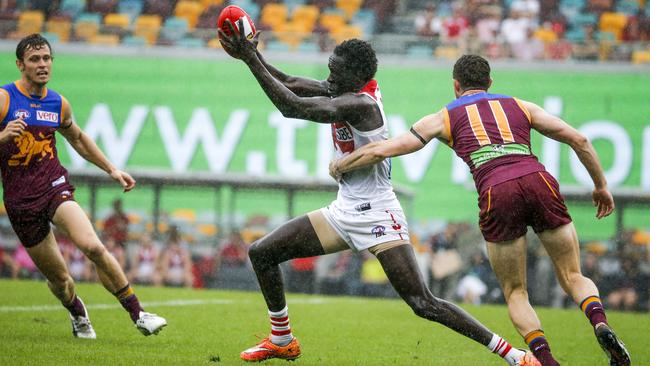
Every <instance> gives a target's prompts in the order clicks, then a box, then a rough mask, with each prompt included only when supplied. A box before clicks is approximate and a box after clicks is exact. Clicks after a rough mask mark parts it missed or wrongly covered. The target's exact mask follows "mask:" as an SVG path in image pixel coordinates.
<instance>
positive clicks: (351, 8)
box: [336, 0, 363, 20]
mask: <svg viewBox="0 0 650 366" xmlns="http://www.w3.org/2000/svg"><path fill="white" fill-rule="evenodd" d="M362 4H363V0H336V7H337V8H339V9H341V10H342V11H343V13H345V17H346V19H348V20H350V19H352V17H354V14H355V13H356V12H357V11H358V10H359V9H360V8H361V5H362Z"/></svg>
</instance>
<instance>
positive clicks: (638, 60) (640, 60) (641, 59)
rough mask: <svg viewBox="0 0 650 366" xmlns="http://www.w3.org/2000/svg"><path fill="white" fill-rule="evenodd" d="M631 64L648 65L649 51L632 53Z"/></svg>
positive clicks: (649, 59)
mask: <svg viewBox="0 0 650 366" xmlns="http://www.w3.org/2000/svg"><path fill="white" fill-rule="evenodd" d="M632 63H633V64H635V65H641V64H650V51H634V52H633V53H632Z"/></svg>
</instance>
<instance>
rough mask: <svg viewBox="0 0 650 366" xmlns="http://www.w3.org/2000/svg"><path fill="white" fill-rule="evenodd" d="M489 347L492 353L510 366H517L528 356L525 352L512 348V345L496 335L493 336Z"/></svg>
mask: <svg viewBox="0 0 650 366" xmlns="http://www.w3.org/2000/svg"><path fill="white" fill-rule="evenodd" d="M487 347H488V349H489V350H490V351H492V352H493V353H496V354H497V355H499V356H501V358H503V359H504V360H506V362H508V364H509V365H510V366H516V365H517V364H518V363H519V360H520V359H521V358H522V357H524V356H525V355H526V353H525V352H524V351H521V350H519V349H517V348H514V347H512V346H511V345H510V343H508V342H507V341H506V340H505V339H503V338H501V337H499V336H498V335H497V334H496V333H493V334H492V340H491V341H490V344H488V346H487Z"/></svg>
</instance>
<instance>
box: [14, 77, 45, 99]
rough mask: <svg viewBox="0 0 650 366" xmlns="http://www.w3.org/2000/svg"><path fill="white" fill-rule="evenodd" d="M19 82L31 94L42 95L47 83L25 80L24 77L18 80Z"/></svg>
mask: <svg viewBox="0 0 650 366" xmlns="http://www.w3.org/2000/svg"><path fill="white" fill-rule="evenodd" d="M18 83H19V84H20V87H21V88H22V89H23V90H24V91H26V92H27V93H28V94H29V95H37V96H42V95H43V94H44V93H45V84H36V83H33V82H30V81H28V80H25V79H24V78H22V79H20V80H18Z"/></svg>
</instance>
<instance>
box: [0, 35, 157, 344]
mask: <svg viewBox="0 0 650 366" xmlns="http://www.w3.org/2000/svg"><path fill="white" fill-rule="evenodd" d="M52 61H53V57H52V51H51V47H50V44H49V43H48V42H47V40H46V39H45V38H43V37H41V36H40V35H38V34H32V35H30V36H27V37H25V38H23V39H22V40H21V41H20V42H19V43H18V46H17V47H16V66H18V69H19V70H20V73H21V78H20V80H18V81H16V82H14V83H11V84H8V85H5V86H3V87H2V88H0V122H1V125H0V169H1V170H2V186H3V194H4V204H5V207H6V209H7V215H8V216H9V221H10V222H11V226H12V227H13V229H14V231H15V232H16V235H17V236H18V239H20V242H21V243H22V245H24V246H25V248H26V249H27V252H28V253H29V256H30V257H31V258H32V260H33V261H34V263H35V264H36V266H37V267H38V269H39V270H40V271H41V273H43V275H44V276H45V278H46V279H47V284H48V286H49V287H50V290H51V291H52V293H53V294H54V296H56V297H57V298H58V299H59V300H60V301H61V303H62V304H63V306H65V307H66V308H67V309H68V311H69V312H70V320H71V322H72V333H73V334H74V336H75V337H79V338H95V337H96V335H95V331H94V329H93V327H92V325H91V324H90V319H89V317H88V312H87V311H86V307H85V306H84V303H83V302H82V301H81V299H80V298H79V297H78V296H77V295H76V293H75V289H74V282H73V280H72V277H71V276H70V273H69V272H68V268H67V267H66V264H65V262H64V261H63V257H62V256H61V252H60V251H59V248H58V246H57V244H56V239H55V238H54V235H53V234H52V229H51V228H50V222H52V223H53V224H54V225H55V226H56V227H57V228H58V229H60V230H62V231H63V232H64V233H66V234H67V235H68V237H70V239H71V240H72V242H73V243H74V244H75V245H76V246H77V248H79V249H80V250H81V251H82V252H83V253H84V254H85V255H86V256H87V257H88V258H89V259H90V260H91V261H92V262H93V263H94V264H95V267H96V268H97V274H98V275H99V279H100V280H101V282H102V284H103V285H104V287H105V288H106V289H107V290H108V291H110V292H111V293H112V294H114V295H115V296H116V297H117V298H118V300H119V301H120V303H121V304H122V306H123V307H124V308H125V309H126V310H127V311H128V312H129V314H130V316H131V320H132V321H133V322H134V323H135V326H136V327H137V328H138V329H139V330H140V331H141V332H142V333H143V334H144V335H150V334H154V333H157V332H158V331H160V329H161V328H162V327H164V326H165V325H166V324H167V323H166V321H165V319H163V318H161V317H159V316H157V315H155V314H150V313H147V312H145V311H144V310H143V309H142V307H141V306H140V303H139V301H138V298H137V297H136V295H135V293H134V292H133V289H131V287H130V286H129V283H128V281H127V279H126V276H125V275H124V272H123V271H122V268H120V266H119V264H118V263H117V261H116V260H115V258H114V257H113V256H112V255H111V254H110V253H109V252H108V251H107V250H106V248H105V247H104V245H103V244H102V243H101V241H100V240H99V238H98V237H97V234H95V231H94V230H93V227H92V225H91V223H90V221H89V220H88V217H87V216H86V214H85V213H84V211H83V209H82V208H81V207H80V206H79V205H78V204H77V203H76V202H75V201H74V196H73V192H74V187H73V186H72V185H71V184H70V183H69V182H68V172H67V171H66V169H65V168H64V167H63V166H62V165H61V163H60V162H59V158H58V156H57V151H56V140H55V136H54V134H55V132H57V131H58V132H59V133H61V134H62V135H63V137H65V138H66V140H68V142H69V143H70V145H72V147H73V148H74V149H75V150H76V151H77V152H78V153H79V154H80V155H81V156H82V157H84V158H85V159H86V160H88V161H90V162H91V163H93V164H95V165H97V166H98V167H99V168H101V169H102V170H103V171H105V172H106V173H108V174H109V175H110V176H111V178H113V179H114V180H115V181H117V182H118V183H119V184H120V185H121V186H122V187H123V188H124V191H130V190H131V189H133V187H135V180H133V178H132V177H131V176H130V175H129V174H128V173H126V172H123V171H121V170H119V169H117V168H115V166H113V164H111V163H110V162H109V161H108V159H106V157H105V156H104V154H103V153H102V152H101V150H99V148H98V147H97V145H96V144H95V142H94V141H93V140H92V139H90V138H89V137H88V136H87V135H86V134H85V133H83V131H81V129H80V128H79V126H78V125H77V124H76V123H75V122H74V121H73V119H72V109H71V107H70V103H68V101H67V100H66V99H65V98H64V97H63V96H61V95H60V94H58V93H56V92H55V91H53V90H51V89H48V88H46V86H45V85H46V84H47V82H48V81H49V80H50V75H51V72H52Z"/></svg>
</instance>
